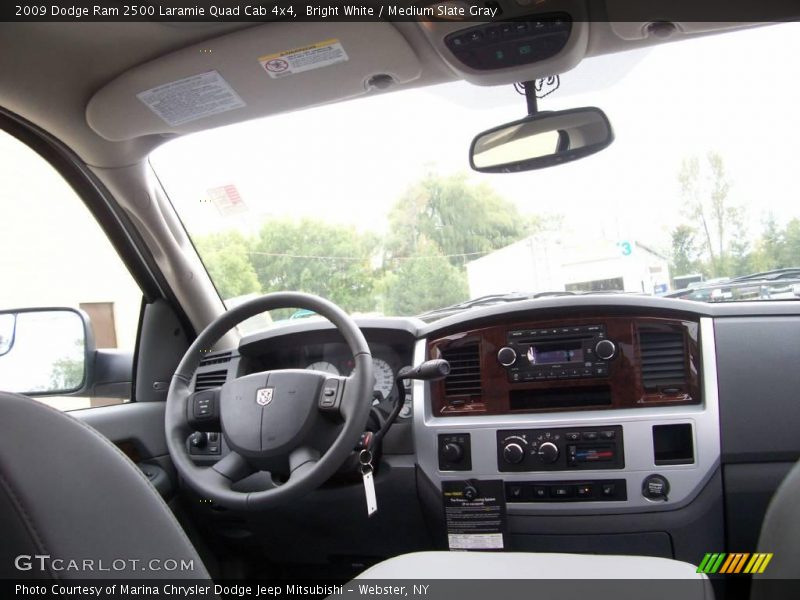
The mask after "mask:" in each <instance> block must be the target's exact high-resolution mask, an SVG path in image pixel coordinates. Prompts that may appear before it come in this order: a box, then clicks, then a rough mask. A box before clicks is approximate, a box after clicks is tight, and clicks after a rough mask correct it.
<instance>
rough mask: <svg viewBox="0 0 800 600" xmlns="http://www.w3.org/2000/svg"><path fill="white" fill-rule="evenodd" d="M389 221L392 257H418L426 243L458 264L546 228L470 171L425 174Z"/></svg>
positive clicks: (394, 210)
mask: <svg viewBox="0 0 800 600" xmlns="http://www.w3.org/2000/svg"><path fill="white" fill-rule="evenodd" d="M389 224H390V229H389V236H388V240H387V244H386V246H387V247H386V249H387V253H388V257H389V258H397V257H408V256H417V255H419V254H420V251H421V247H422V246H423V245H426V244H428V243H432V244H433V245H434V247H435V248H436V249H437V250H438V253H439V254H441V255H445V256H447V257H448V260H449V261H450V263H451V264H453V265H456V266H463V265H464V264H465V263H466V262H467V261H469V260H470V259H471V258H473V257H477V256H480V255H481V254H485V253H488V252H491V251H492V250H497V249H498V248H502V247H504V246H507V245H509V244H511V243H513V242H516V241H517V240H520V239H522V238H524V237H525V236H526V235H529V234H530V233H533V232H535V231H537V230H538V229H540V228H541V226H542V223H541V221H540V220H539V219H537V218H536V217H532V216H525V215H522V214H521V213H520V212H519V210H518V209H517V207H516V205H515V204H513V203H512V202H509V201H508V200H505V199H503V198H502V197H500V196H499V195H498V194H497V192H495V191H494V190H493V189H492V188H491V187H489V186H488V185H486V184H480V185H475V184H472V183H470V182H469V181H468V180H467V177H466V175H464V174H457V175H452V176H449V177H441V176H437V175H433V174H429V175H427V176H425V177H424V178H423V179H422V180H421V181H420V182H418V183H416V184H415V185H412V186H411V187H410V188H409V189H408V190H406V192H405V193H404V194H403V196H402V197H401V198H400V199H399V200H398V201H397V202H396V203H395V205H394V207H393V208H392V210H391V212H390V214H389ZM425 252H429V250H427V249H426V250H425Z"/></svg>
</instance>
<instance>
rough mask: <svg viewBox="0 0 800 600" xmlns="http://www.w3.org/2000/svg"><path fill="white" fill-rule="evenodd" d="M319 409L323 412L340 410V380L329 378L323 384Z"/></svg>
mask: <svg viewBox="0 0 800 600" xmlns="http://www.w3.org/2000/svg"><path fill="white" fill-rule="evenodd" d="M318 405H319V409H320V410H321V411H323V412H330V413H335V412H338V410H339V380H338V379H327V380H326V381H325V384H324V385H323V386H322V393H321V394H320V397H319V404H318Z"/></svg>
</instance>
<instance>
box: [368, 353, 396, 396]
mask: <svg viewBox="0 0 800 600" xmlns="http://www.w3.org/2000/svg"><path fill="white" fill-rule="evenodd" d="M372 372H373V374H374V375H375V391H376V392H380V393H381V394H383V397H384V398H388V397H389V396H390V395H391V394H392V388H393V387H394V371H393V370H392V367H390V366H389V363H388V362H386V361H385V360H383V359H382V358H373V359H372Z"/></svg>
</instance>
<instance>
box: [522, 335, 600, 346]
mask: <svg viewBox="0 0 800 600" xmlns="http://www.w3.org/2000/svg"><path fill="white" fill-rule="evenodd" d="M592 339H594V338H593V337H592V336H590V335H577V334H576V335H563V334H558V333H552V334H549V335H530V336H525V337H520V338H514V339H513V340H510V341H511V342H512V343H514V344H537V343H542V342H544V343H548V342H550V341H551V340H552V341H553V342H559V341H577V342H583V341H584V340H589V341H591V340H592Z"/></svg>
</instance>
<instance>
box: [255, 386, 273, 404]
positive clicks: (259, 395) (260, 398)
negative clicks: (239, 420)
mask: <svg viewBox="0 0 800 600" xmlns="http://www.w3.org/2000/svg"><path fill="white" fill-rule="evenodd" d="M274 392H275V388H271V387H265V388H261V389H260V390H258V391H257V392H256V403H257V404H259V405H261V406H266V405H267V404H269V403H270V402H272V394H273V393H274Z"/></svg>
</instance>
